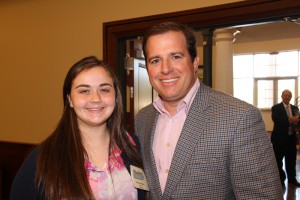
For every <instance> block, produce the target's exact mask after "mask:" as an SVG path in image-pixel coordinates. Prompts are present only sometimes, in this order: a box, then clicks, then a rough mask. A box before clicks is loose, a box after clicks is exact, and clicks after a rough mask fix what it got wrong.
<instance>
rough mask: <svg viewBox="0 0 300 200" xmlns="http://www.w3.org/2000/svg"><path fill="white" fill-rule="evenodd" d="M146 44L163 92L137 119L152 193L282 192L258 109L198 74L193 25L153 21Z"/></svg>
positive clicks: (265, 195)
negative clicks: (155, 22)
mask: <svg viewBox="0 0 300 200" xmlns="http://www.w3.org/2000/svg"><path fill="white" fill-rule="evenodd" d="M143 51H144V55H145V59H146V66H147V72H148V75H149V80H150V83H151V85H152V86H153V87H154V89H155V90H156V91H157V93H158V94H159V97H158V98H157V99H156V100H155V101H154V102H153V104H151V105H148V106H147V107H145V108H144V109H142V110H141V111H140V112H139V113H138V114H137V117H136V121H135V128H136V134H137V135H138V137H139V140H140V143H141V153H142V158H143V164H144V169H145V173H146V177H147V180H148V185H149V189H150V199H152V200H160V199H178V200H185V199H186V200H190V199H218V200H221V199H226V200H228V199H259V200H263V199H266V200H270V199H276V200H277V199H282V198H283V195H282V188H281V186H280V180H279V173H278V170H277V167H276V161H275V156H274V152H273V150H272V147H271V143H270V141H269V139H268V136H267V134H266V131H265V126H264V123H263V120H262V117H261V115H260V112H259V110H258V109H257V108H255V107H253V106H251V105H249V104H247V103H245V102H242V101H240V100H238V99H236V98H233V97H231V96H229V95H227V94H224V93H221V92H218V91H215V90H213V89H211V88H210V87H207V86H205V85H204V84H202V83H201V82H200V81H199V80H198V78H197V69H198V57H197V51H196V39H195V36H194V35H193V32H192V30H190V29H189V28H188V27H186V26H184V25H181V24H177V23H173V22H165V23H162V24H159V25H157V26H154V27H152V28H151V29H150V30H149V31H148V32H147V33H146V34H145V35H144V41H143Z"/></svg>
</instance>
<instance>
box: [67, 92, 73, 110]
mask: <svg viewBox="0 0 300 200" xmlns="http://www.w3.org/2000/svg"><path fill="white" fill-rule="evenodd" d="M67 97H68V101H69V104H70V107H71V108H73V103H72V100H71V97H70V95H68V96H67Z"/></svg>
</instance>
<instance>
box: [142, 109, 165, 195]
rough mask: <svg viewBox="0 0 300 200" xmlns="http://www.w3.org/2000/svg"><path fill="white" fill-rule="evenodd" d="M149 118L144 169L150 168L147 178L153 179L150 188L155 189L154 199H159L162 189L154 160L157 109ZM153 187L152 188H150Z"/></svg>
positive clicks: (149, 182) (149, 181)
mask: <svg viewBox="0 0 300 200" xmlns="http://www.w3.org/2000/svg"><path fill="white" fill-rule="evenodd" d="M150 116H151V117H149V118H148V119H149V121H148V123H147V127H146V133H147V134H145V138H144V140H145V159H144V167H145V168H148V170H147V171H148V172H150V173H151V174H148V176H147V177H151V180H147V181H148V184H149V187H150V188H155V189H154V191H155V193H154V192H153V195H154V196H156V197H153V199H159V198H160V197H161V196H162V192H161V188H160V183H159V178H158V173H157V170H156V164H155V159H154V154H153V150H152V146H153V140H154V133H155V128H156V122H157V117H158V114H157V112H156V110H155V109H153V112H152V113H151V115H150ZM150 185H151V186H150Z"/></svg>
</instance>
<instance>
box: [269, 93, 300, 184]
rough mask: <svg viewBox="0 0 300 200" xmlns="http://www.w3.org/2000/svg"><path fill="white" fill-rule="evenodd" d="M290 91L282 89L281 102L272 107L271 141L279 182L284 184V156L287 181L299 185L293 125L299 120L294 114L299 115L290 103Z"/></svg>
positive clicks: (297, 110) (296, 108)
mask: <svg viewBox="0 0 300 200" xmlns="http://www.w3.org/2000/svg"><path fill="white" fill-rule="evenodd" d="M291 98H292V92H291V91H289V90H284V91H283V92H282V94H281V99H282V102H281V103H279V104H276V105H274V106H273V107H272V120H273V122H274V127H273V132H272V135H271V141H272V144H273V149H274V153H275V157H276V161H277V166H278V170H279V174H280V180H281V184H282V185H283V186H284V181H285V179H286V175H285V172H284V171H283V169H282V160H283V158H285V167H286V172H287V177H288V183H289V184H293V185H295V186H298V187H299V186H300V183H299V182H298V181H297V179H296V159H297V149H296V134H295V129H294V128H293V127H295V126H297V123H298V121H299V119H298V117H299V116H296V115H299V109H298V107H296V106H294V105H291V104H290V101H291Z"/></svg>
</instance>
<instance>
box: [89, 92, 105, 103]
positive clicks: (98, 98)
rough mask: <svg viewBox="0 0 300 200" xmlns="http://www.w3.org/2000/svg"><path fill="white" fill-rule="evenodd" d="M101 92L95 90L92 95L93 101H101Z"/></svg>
mask: <svg viewBox="0 0 300 200" xmlns="http://www.w3.org/2000/svg"><path fill="white" fill-rule="evenodd" d="M101 101H102V100H101V94H100V93H99V92H93V93H92V97H91V102H95V103H99V102H101Z"/></svg>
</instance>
